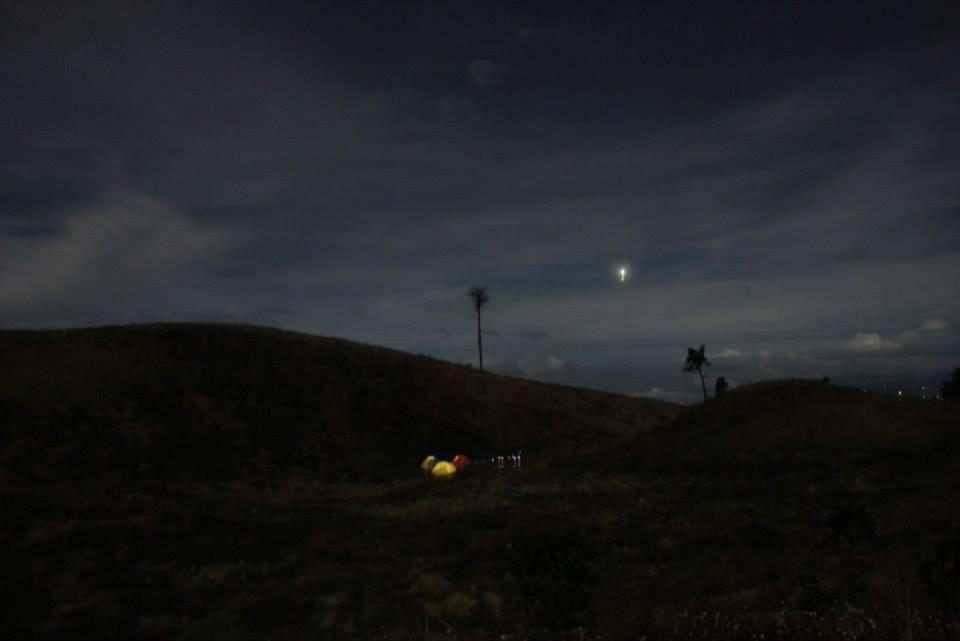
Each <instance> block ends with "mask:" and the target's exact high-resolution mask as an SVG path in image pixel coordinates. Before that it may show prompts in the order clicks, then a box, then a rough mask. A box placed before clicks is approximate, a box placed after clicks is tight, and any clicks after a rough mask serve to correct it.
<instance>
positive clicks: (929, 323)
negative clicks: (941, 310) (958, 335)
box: [920, 318, 950, 332]
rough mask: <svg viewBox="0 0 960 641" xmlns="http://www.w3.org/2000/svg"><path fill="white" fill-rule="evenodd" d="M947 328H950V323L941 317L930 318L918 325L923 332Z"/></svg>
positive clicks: (939, 330)
mask: <svg viewBox="0 0 960 641" xmlns="http://www.w3.org/2000/svg"><path fill="white" fill-rule="evenodd" d="M948 329H950V323H948V322H947V321H945V320H944V319H942V318H930V319H928V320H926V321H925V322H924V323H923V325H921V326H920V330H921V331H924V332H944V331H946V330H948Z"/></svg>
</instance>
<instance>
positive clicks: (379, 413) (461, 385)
mask: <svg viewBox="0 0 960 641" xmlns="http://www.w3.org/2000/svg"><path fill="white" fill-rule="evenodd" d="M679 411H680V408H678V407H676V406H673V405H670V404H666V403H660V402H655V401H647V400H639V399H632V398H628V397H624V396H618V395H614V394H608V393H603V392H598V391H591V390H585V389H577V388H569V387H561V386H556V385H546V384H541V383H535V382H531V381H524V380H520V379H515V378H510V377H503V376H497V375H493V374H490V373H481V372H479V371H476V370H474V369H472V368H469V367H466V366H460V365H455V364H452V363H447V362H443V361H439V360H435V359H431V358H427V357H423V356H414V355H410V354H405V353H402V352H398V351H394V350H389V349H384V348H379V347H373V346H369V345H363V344H359V343H353V342H350V341H346V340H341V339H333V338H322V337H316V336H310V335H305V334H299V333H294V332H287V331H281V330H275V329H268V328H262V327H254V326H242V325H213V324H158V325H141V326H126V327H106V328H93V329H76V330H56V331H3V332H0V416H2V418H0V426H2V431H3V432H2V433H3V437H2V438H3V440H2V443H3V446H2V454H0V470H3V471H4V473H5V474H7V475H11V476H12V477H14V478H17V477H22V478H25V479H27V480H42V479H45V478H68V479H78V478H84V477H89V476H98V475H105V476H119V477H126V478H128V479H130V478H143V477H151V478H153V477H156V478H171V477H178V478H179V477H185V478H194V479H225V478H238V477H242V478H251V477H259V478H263V477H275V476H277V475H286V474H290V473H292V472H296V473H303V474H308V475H311V476H318V477H321V478H338V477H345V476H350V477H356V476H357V470H358V468H359V469H361V470H362V472H361V473H360V474H361V475H367V476H370V477H371V478H375V477H377V476H378V475H380V476H382V475H389V474H393V473H395V472H396V470H398V469H399V468H403V467H406V468H408V469H409V468H410V467H411V465H412V464H415V463H416V462H417V461H418V460H419V457H421V456H423V455H424V454H425V453H428V452H433V453H436V454H439V455H441V456H443V455H450V454H452V453H453V452H454V451H455V450H462V451H466V452H468V453H470V454H473V455H475V456H476V455H481V454H489V453H493V452H497V451H505V450H515V449H524V450H526V451H527V452H528V453H531V454H532V453H540V454H545V453H546V451H547V450H550V449H551V448H555V447H557V446H558V444H563V447H566V448H589V447H593V446H595V445H597V444H600V443H602V442H604V441H605V440H610V439H613V438H614V437H616V436H618V435H620V436H622V435H627V434H632V433H634V432H637V431H641V430H644V429H649V428H651V427H653V426H655V425H657V424H660V423H662V422H664V421H665V420H668V419H670V418H671V417H673V416H675V415H676V414H677V413H678V412H679ZM534 460H535V459H534Z"/></svg>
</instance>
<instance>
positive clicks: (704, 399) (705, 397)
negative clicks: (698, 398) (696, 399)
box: [697, 370, 707, 402]
mask: <svg viewBox="0 0 960 641" xmlns="http://www.w3.org/2000/svg"><path fill="white" fill-rule="evenodd" d="M697 374H699V375H700V386H701V387H702V388H703V401H704V402H706V401H707V384H706V383H705V382H704V380H703V372H701V371H700V370H697Z"/></svg>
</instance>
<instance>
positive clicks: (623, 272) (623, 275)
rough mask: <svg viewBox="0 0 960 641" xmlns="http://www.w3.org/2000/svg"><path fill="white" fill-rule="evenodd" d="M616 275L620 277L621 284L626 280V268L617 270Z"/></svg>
mask: <svg viewBox="0 0 960 641" xmlns="http://www.w3.org/2000/svg"><path fill="white" fill-rule="evenodd" d="M617 273H618V274H619V275H620V282H621V283H622V282H624V281H625V280H627V268H626V267H620V269H618V270H617Z"/></svg>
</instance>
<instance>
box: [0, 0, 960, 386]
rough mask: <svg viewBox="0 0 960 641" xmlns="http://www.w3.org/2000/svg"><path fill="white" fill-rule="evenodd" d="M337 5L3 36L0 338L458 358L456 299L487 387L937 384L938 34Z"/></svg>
mask: <svg viewBox="0 0 960 641" xmlns="http://www.w3.org/2000/svg"><path fill="white" fill-rule="evenodd" d="M368 8H369V9H370V11H368V12H366V13H364V14H363V15H364V17H363V19H360V18H359V17H358V15H359V14H358V13H357V11H358V9H357V8H356V6H355V5H354V3H350V5H349V6H348V5H347V4H342V5H341V4H337V3H325V4H323V5H322V6H321V5H316V6H310V5H303V6H299V5H298V6H297V7H292V8H286V9H281V10H277V9H275V8H271V9H270V10H267V9H265V8H264V7H263V6H262V5H247V4H246V3H229V4H223V3H201V4H200V5H196V6H194V5H191V6H189V7H186V6H179V5H178V6H177V7H173V6H163V5H157V6H146V5H137V4H129V3H83V4H65V5H47V4H39V3H38V4H21V5H20V6H19V7H17V8H16V9H15V10H11V9H10V8H7V9H5V10H4V12H3V14H0V25H2V26H0V53H2V54H3V55H2V56H0V81H2V83H3V86H4V87H5V100H3V101H0V142H2V145H0V171H2V174H3V176H4V178H3V179H2V180H0V246H2V249H3V252H2V254H0V268H2V269H3V271H0V302H2V304H0V308H2V309H0V322H6V323H12V322H16V323H18V324H25V325H30V324H71V323H74V324H78V323H89V322H96V323H103V322H112V321H118V320H123V321H128V320H136V319H147V318H155V317H157V316H158V315H164V316H165V317H169V318H183V319H193V318H231V319H243V318H247V319H250V320H254V321H258V320H261V319H262V320H264V321H265V322H270V323H273V324H278V325H281V326H285V327H290V328H294V329H300V330H304V331H311V332H317V333H325V334H335V335H342V336H347V337H350V338H354V339H358V340H367V341H371V342H375V343H380V344H387V345H390V346H394V347H398V348H401V349H409V350H410V351H415V352H428V353H431V354H434V355H438V356H441V357H445V358H451V359H452V360H457V361H460V362H463V361H467V360H469V359H471V358H473V357H474V354H473V351H472V350H473V345H472V342H471V341H472V333H471V331H470V330H471V323H473V322H474V319H473V317H472V311H471V309H470V307H469V301H467V299H466V297H465V295H464V292H465V290H466V288H467V287H468V286H469V285H471V284H473V283H474V282H481V281H482V282H486V283H488V285H489V286H490V292H491V302H490V304H489V306H488V307H487V308H486V309H485V316H484V318H485V326H486V327H488V329H489V330H490V345H489V348H490V350H491V352H490V353H491V357H494V355H495V354H504V355H506V354H509V355H510V357H509V359H508V360H504V361H503V367H507V368H509V367H515V368H518V369H517V371H520V372H523V373H524V374H525V375H530V376H540V377H543V376H548V377H549V376H553V375H556V374H555V373H551V372H552V371H553V370H550V368H549V367H547V362H548V361H547V359H548V358H549V357H555V358H557V359H560V360H562V361H563V362H564V363H576V364H577V365H576V367H575V368H573V369H575V370H576V375H575V377H576V380H578V381H579V382H580V383H581V384H587V385H593V386H598V387H603V388H606V389H615V390H618V391H623V392H636V391H638V390H640V391H649V390H651V389H660V390H665V391H664V392H663V393H664V394H668V393H670V394H672V393H681V391H682V390H683V389H685V386H688V385H689V384H690V381H689V380H687V379H685V378H684V377H683V376H682V375H681V374H680V373H679V367H680V365H682V356H683V353H684V350H685V347H686V346H687V345H698V344H700V343H701V342H707V343H708V346H709V348H710V349H711V350H713V353H714V354H715V355H716V356H717V357H718V358H717V362H716V364H717V367H716V368H715V369H718V370H719V366H720V365H721V364H722V365H723V367H724V368H729V369H730V370H731V372H732V374H731V377H733V378H737V377H739V378H740V379H742V380H749V379H760V378H763V377H765V376H776V375H792V374H798V373H811V374H814V375H822V374H823V373H827V372H825V371H823V372H821V370H827V369H830V368H832V370H831V371H835V372H844V373H845V374H844V375H850V376H854V375H855V374H856V373H857V371H860V372H861V373H863V374H864V375H867V373H869V372H872V371H873V370H874V368H881V369H883V371H887V370H889V371H891V372H893V370H894V369H895V368H896V363H902V367H903V368H904V369H905V370H909V371H911V372H919V371H920V369H922V367H931V368H942V367H944V366H945V363H946V362H947V361H949V360H950V359H956V358H958V357H960V350H958V349H957V346H956V341H955V340H954V339H953V338H951V337H952V336H953V333H952V329H951V328H952V327H954V326H955V325H956V322H957V321H956V318H957V317H958V315H960V309H958V307H957V304H956V303H955V302H953V301H955V300H958V297H957V296H956V287H955V286H954V285H953V283H952V282H951V281H950V279H949V278H947V277H945V275H947V274H950V273H956V272H957V271H958V269H960V255H958V254H957V253H956V249H955V248H956V246H957V242H958V241H960V217H958V216H957V213H958V211H960V209H958V208H960V188H958V185H960V180H958V178H960V176H958V173H960V159H958V157H957V154H956V151H955V150H956V149H957V148H958V143H960V141H958V139H957V138H958V135H957V121H956V117H955V114H954V109H953V105H954V104H956V102H957V99H958V98H960V95H958V94H960V88H958V86H957V84H956V83H955V82H954V81H952V77H953V73H952V70H953V69H954V68H955V67H956V66H957V65H956V63H957V62H960V60H958V55H957V53H958V47H957V45H956V43H955V40H954V34H952V33H951V32H950V29H949V28H948V27H947V25H949V24H950V20H949V16H948V15H947V14H946V13H944V12H943V11H941V10H933V9H930V10H925V9H923V10H922V9H919V8H913V9H908V8H906V7H903V8H901V9H898V10H897V11H892V12H891V11H887V10H884V9H881V8H879V7H878V8H870V9H863V8H857V9H856V10H854V9H853V8H850V7H845V6H843V5H842V4H836V3H835V5H811V4H806V5H797V6H792V7H778V8H777V10H776V11H774V10H771V9H770V8H769V6H768V5H767V4H763V3H757V4H755V5H744V6H741V7H739V8H738V9H736V10H731V9H729V8H723V9H721V8H719V5H718V7H712V6H710V7H703V6H701V7H697V8H695V7H693V6H692V5H686V4H683V3H681V4H680V5H676V3H639V4H637V5H636V6H627V5H623V4H616V5H610V6H593V5H591V6H589V7H581V6H562V5H560V6H557V5H555V4H554V3H550V4H549V5H548V4H547V3H543V4H542V5H537V4H534V5H531V6H529V7H525V8H523V9H520V8H515V9H512V10H503V11H493V10H492V9H490V8H487V7H484V6H481V5H479V4H477V3H458V2H454V3H442V6H441V5H437V4H435V3H425V4H420V3H410V4H407V3H389V6H379V5H378V6H377V7H376V10H373V9H374V7H373V6H372V5H371V6H369V7H368ZM944 11H945V10H944ZM621 263H623V264H629V265H630V268H631V278H630V279H629V280H628V281H627V282H626V283H624V284H623V285H620V284H619V283H617V282H616V279H615V278H613V272H612V270H613V268H614V266H616V265H619V264H621ZM461 328H462V329H461ZM933 338H936V341H934V340H932V339H933ZM938 341H939V342H938ZM894 345H895V346H896V348H894V347H893V346H894ZM763 353H766V356H763V355H762V354H763ZM790 354H792V355H793V356H792V357H791V356H789V355H790ZM504 358H506V357H504ZM677 359H680V361H681V362H680V363H679V364H678V363H677ZM897 359H900V360H897ZM511 363H512V364H511ZM521 363H522V364H523V366H522V367H521V365H520V364H521ZM858 368H859V369H858ZM564 376H568V377H573V376H574V375H573V374H572V373H570V372H567V373H565V374H564ZM731 377H728V378H731ZM570 380H573V379H572V378H571V379H570ZM731 380H732V378H731ZM694 391H697V390H696V389H694Z"/></svg>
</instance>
